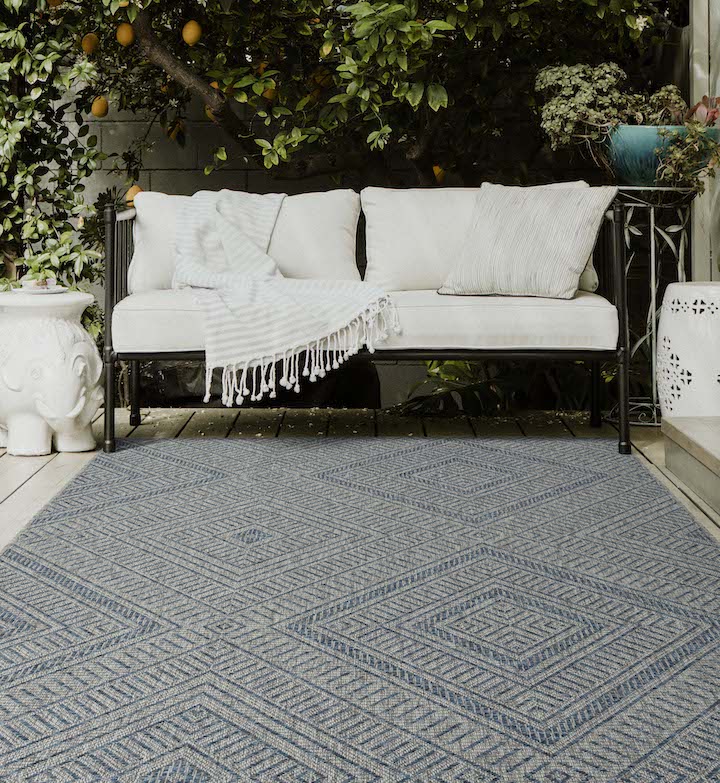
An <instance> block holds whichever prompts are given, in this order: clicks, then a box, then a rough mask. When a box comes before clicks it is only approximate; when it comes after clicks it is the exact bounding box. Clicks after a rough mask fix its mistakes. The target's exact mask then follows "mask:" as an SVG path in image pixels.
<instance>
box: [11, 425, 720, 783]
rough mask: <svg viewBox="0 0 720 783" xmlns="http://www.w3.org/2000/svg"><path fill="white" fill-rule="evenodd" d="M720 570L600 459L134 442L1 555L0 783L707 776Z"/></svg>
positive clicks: (589, 780)
mask: <svg viewBox="0 0 720 783" xmlns="http://www.w3.org/2000/svg"><path fill="white" fill-rule="evenodd" d="M718 577H720V547H718V545H717V544H716V543H715V542H714V541H713V540H712V539H711V538H710V536H709V535H708V534H707V533H706V532H705V531H703V530H702V528H701V527H700V526H699V525H698V524H697V523H696V522H695V521H694V520H693V519H692V517H691V516H690V515H689V514H688V513H687V512H686V511H685V509H684V508H682V507H681V506H680V505H679V504H678V502H677V501H676V500H675V499H674V498H673V497H672V496H671V495H670V494H669V493H668V492H667V491H666V490H665V489H664V488H663V487H662V486H661V485H659V484H658V483H657V482H656V481H655V479H654V478H653V477H652V476H651V475H650V474H649V473H648V472H647V471H646V470H645V469H644V468H643V466H642V465H641V464H640V463H639V462H638V461H636V460H634V459H631V458H627V457H623V456H620V455H617V454H616V453H615V449H614V446H613V444H610V443H605V442H602V441H572V440H568V441H565V440H549V439H548V440H541V439H538V440H535V439H533V440H523V441H517V440H507V441H506V440H502V439H485V440H447V441H444V440H427V441H416V440H410V439H387V440H385V439H381V438H368V439H357V438H354V439H351V440H344V439H332V440H317V441H316V440H300V439H297V440H296V439H288V440H286V441H284V440H282V439H280V440H268V441H244V440H212V439H208V440H205V439H203V440H198V441H190V440H188V441H184V440H174V441H148V442H141V441H135V442H133V441H127V442H124V443H122V446H121V449H120V450H119V451H118V452H117V453H116V454H114V455H98V456H97V457H96V458H95V459H94V460H93V461H92V462H91V463H89V465H88V466H87V467H86V469H85V470H84V471H83V473H82V474H81V475H80V476H78V478H77V479H75V480H74V481H73V482H72V483H71V484H70V485H69V486H68V487H66V488H65V490H63V491H62V492H61V493H60V495H58V496H57V497H56V498H55V499H54V500H53V501H52V502H51V503H50V504H49V505H48V506H47V507H46V508H45V509H44V510H43V511H42V512H41V513H40V514H39V516H38V517H37V518H36V519H35V520H34V521H33V522H32V524H31V525H30V526H29V528H28V529H26V530H25V531H24V532H23V533H22V534H21V535H20V536H19V537H18V538H17V539H16V540H15V541H14V542H13V544H12V545H11V546H10V547H9V548H8V549H7V550H5V552H3V553H2V555H0V781H3V783H5V782H7V783H10V782H12V783H15V782H16V781H33V783H66V782H67V783H70V782H71V781H78V782H82V783H85V782H86V781H87V783H90V782H91V781H92V782H93V783H95V782H96V781H117V783H130V781H132V782H133V783H138V782H140V781H144V782H146V783H206V782H207V783H226V782H227V783H238V782H239V781H260V782H261V783H266V781H267V783H298V782H302V783H374V782H377V783H384V782H385V781H389V782H390V783H395V782H397V783H400V781H403V783H416V782H417V783H421V782H422V783H431V782H433V783H434V782H436V781H437V782H442V781H447V782H448V783H449V782H450V781H453V782H454V783H506V782H507V783H559V782H562V783H576V782H577V783H580V782H582V783H603V782H604V781H613V782H615V783H651V782H655V781H657V782H662V783H666V782H668V783H670V782H672V783H680V781H682V782H683V783H692V782H693V781H698V783H699V782H700V781H703V782H704V781H713V780H718V781H720V767H719V766H718V758H719V757H720V753H719V752H718V747H720V709H719V708H718V698H717V683H718V681H720V580H719V579H718Z"/></svg>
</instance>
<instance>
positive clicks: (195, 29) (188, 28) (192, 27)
mask: <svg viewBox="0 0 720 783" xmlns="http://www.w3.org/2000/svg"><path fill="white" fill-rule="evenodd" d="M182 37H183V41H185V43H186V44H187V45H188V46H195V44H196V43H197V42H198V41H199V40H200V39H201V38H202V27H200V25H199V24H198V23H197V22H196V21H195V20H194V19H191V20H190V21H189V22H186V24H185V26H184V27H183V29H182Z"/></svg>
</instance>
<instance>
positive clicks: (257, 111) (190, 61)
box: [53, 0, 687, 183]
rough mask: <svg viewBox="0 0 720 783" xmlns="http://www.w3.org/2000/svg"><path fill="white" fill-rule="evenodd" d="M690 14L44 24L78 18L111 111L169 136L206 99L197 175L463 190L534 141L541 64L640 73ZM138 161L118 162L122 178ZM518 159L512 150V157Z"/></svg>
mask: <svg viewBox="0 0 720 783" xmlns="http://www.w3.org/2000/svg"><path fill="white" fill-rule="evenodd" d="M686 6H687V3H686V2H685V0H468V2H453V1H452V0H402V2H391V1H387V2H375V1H374V0H362V2H342V3H341V2H335V1H334V0H263V2H241V0H185V1H184V2H180V3H168V2H164V1H162V0H125V2H118V0H100V1H99V2H98V0H94V1H93V2H90V0H76V1H75V2H72V1H71V0H66V1H65V2H64V3H62V4H61V5H60V6H59V7H58V8H56V9H54V11H53V14H56V15H60V16H62V15H64V14H70V15H72V14H75V13H76V9H77V8H78V7H81V8H82V9H83V13H84V26H85V29H84V30H83V34H84V35H89V34H94V35H97V36H98V37H99V46H97V47H96V48H95V49H94V50H93V53H91V54H84V53H83V52H82V50H79V52H80V53H81V54H82V56H84V57H87V58H89V59H90V60H91V61H92V62H93V64H94V65H95V66H96V68H97V71H98V75H99V81H98V83H97V84H98V86H99V89H100V92H101V94H107V95H110V96H111V104H113V105H116V106H117V107H118V108H123V109H129V110H131V111H136V112H138V111H144V112H147V113H148V114H149V115H150V116H152V117H155V118H157V120H158V121H159V122H161V123H162V124H163V125H164V126H165V128H166V130H167V133H168V136H171V137H175V138H179V139H180V140H181V139H182V133H181V129H182V123H183V120H184V117H185V114H186V111H187V107H188V104H189V103H190V101H191V100H197V99H200V100H201V101H202V102H203V103H204V104H205V106H206V114H207V116H208V117H209V118H210V119H212V121H213V122H215V123H216V124H217V125H219V126H220V127H222V128H224V129H225V130H226V132H227V137H228V144H226V145H224V146H222V147H220V148H219V149H217V150H216V153H215V157H214V160H213V161H209V162H208V163H209V165H208V171H209V170H211V169H212V168H213V167H221V166H223V165H226V163H227V161H228V160H229V158H230V157H232V156H236V155H242V156H243V157H245V158H247V159H248V161H249V162H254V163H257V164H258V165H260V166H262V167H265V168H267V169H270V170H276V169H277V170H279V174H280V176H311V175H314V174H320V173H327V172H339V171H344V170H347V169H353V168H354V169H359V170H362V171H363V172H366V173H367V172H371V173H373V176H375V175H377V176H380V174H381V173H382V174H383V176H384V177H385V178H386V179H387V176H388V173H389V175H390V177H392V173H393V172H394V171H397V170H408V169H412V170H413V171H414V172H415V176H416V178H417V180H418V181H419V182H420V183H431V182H435V181H436V180H437V179H438V173H437V172H438V171H439V170H440V171H441V172H443V173H444V172H446V171H447V170H450V169H454V170H456V171H458V172H460V174H461V175H462V178H463V180H464V181H467V182H468V183H469V182H470V181H472V180H473V179H477V178H478V176H481V175H482V172H483V171H484V170H487V169H488V167H489V166H490V164H491V161H490V160H489V159H490V158H491V157H492V155H493V150H497V149H498V148H500V149H501V148H502V147H503V145H505V147H506V146H507V143H506V142H504V141H503V140H502V134H503V133H504V132H505V131H506V130H507V129H508V128H512V127H516V126H517V123H518V122H519V123H526V124H527V123H528V118H531V120H532V122H531V123H530V124H529V126H531V127H529V133H530V135H532V136H533V137H534V139H535V141H536V142H537V144H538V145H539V146H541V145H542V143H543V142H542V135H541V134H540V133H539V130H538V123H537V122H536V118H535V114H534V105H533V104H534V97H533V95H534V93H533V81H534V78H535V75H536V74H537V72H538V71H539V70H540V69H541V68H542V67H544V66H546V65H548V64H556V63H560V62H575V61H579V60H582V61H583V62H587V61H589V60H590V61H591V60H592V59H593V53H595V56H596V57H597V58H598V61H599V60H600V59H607V58H608V56H609V55H608V53H609V52H610V53H612V56H613V59H614V60H616V61H617V62H620V63H621V64H623V63H627V62H635V63H636V64H637V63H638V62H639V61H640V56H641V53H642V52H643V51H648V50H649V47H651V46H652V45H653V44H655V43H657V42H658V41H660V40H662V38H663V36H664V34H665V32H666V30H667V28H668V26H669V25H671V24H672V22H673V20H674V19H677V18H678V17H681V16H682V15H683V13H684V12H685V10H686ZM127 25H130V26H131V29H132V33H133V34H132V35H130V34H129V31H128V30H127V27H126V26H127ZM119 31H120V32H119ZM116 39H117V40H116ZM118 40H120V41H121V45H118V44H117V41H118ZM91 42H92V43H94V39H91ZM636 70H637V68H636ZM97 89H98V87H96V88H95V90H96V91H97ZM90 97H92V96H91V95H88V99H89V98H90ZM533 123H534V124H533ZM506 151H507V150H506ZM140 152H141V150H139V149H136V150H135V151H134V152H133V153H128V155H127V156H126V163H127V165H128V168H129V170H130V171H131V173H132V169H133V167H135V169H137V168H138V167H139V155H140ZM525 153H526V150H524V149H516V150H514V154H515V158H516V159H517V161H518V162H520V163H522V162H523V160H524V157H523V156H524V155H525ZM434 172H435V173H434ZM443 173H441V174H440V178H442V176H443Z"/></svg>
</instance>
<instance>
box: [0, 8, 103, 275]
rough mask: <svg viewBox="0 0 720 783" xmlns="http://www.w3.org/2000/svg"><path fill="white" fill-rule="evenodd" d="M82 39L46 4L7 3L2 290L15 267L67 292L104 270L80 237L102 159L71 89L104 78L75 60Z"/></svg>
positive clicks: (1, 40)
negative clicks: (87, 195)
mask: <svg viewBox="0 0 720 783" xmlns="http://www.w3.org/2000/svg"><path fill="white" fill-rule="evenodd" d="M77 35H78V30H77V27H76V26H75V24H74V21H73V20H72V19H71V18H70V17H66V16H64V15H60V14H58V15H57V16H55V15H51V14H50V13H49V12H48V7H47V5H43V6H42V7H40V6H39V4H35V3H33V4H27V3H23V2H20V0H2V2H1V3H0V286H2V285H7V284H8V276H9V275H8V273H12V271H13V268H14V267H15V266H18V265H30V266H33V268H35V267H37V266H38V264H40V265H41V266H43V267H44V268H46V269H48V270H49V272H51V273H52V274H54V275H55V276H56V277H57V278H59V279H60V280H62V281H63V282H65V283H67V284H70V285H76V284H79V285H82V284H85V283H90V282H92V281H94V280H95V279H97V278H98V277H99V276H100V274H101V271H102V269H101V262H100V254H99V253H98V252H96V251H95V250H93V248H92V247H89V246H88V245H87V243H85V242H83V241H82V240H81V238H80V237H79V236H78V232H77V229H78V223H82V219H83V218H84V217H88V216H89V215H90V214H91V212H92V210H91V209H89V208H88V207H87V206H86V205H85V204H84V201H83V190H84V187H85V185H84V180H85V179H86V178H87V177H88V176H89V175H90V174H91V173H92V172H93V171H94V170H95V169H96V168H97V167H98V165H99V162H100V160H101V157H102V155H101V153H100V151H99V150H98V147H97V139H96V138H94V137H93V136H92V135H90V134H89V132H88V126H87V125H86V123H85V115H84V113H83V111H81V110H80V109H81V107H80V106H78V105H76V103H75V101H74V99H73V98H72V97H70V98H69V97H68V95H71V89H70V88H71V87H72V85H73V84H76V83H78V82H82V83H87V84H90V83H92V82H93V81H95V79H96V78H97V74H96V69H95V66H94V64H93V63H92V62H91V61H90V60H89V59H87V57H78V56H77V53H76V46H78V44H77V41H78V39H77ZM85 45H86V46H87V47H91V45H92V40H88V41H86V44H85ZM79 51H82V48H81V47H80V48H79ZM3 267H5V269H6V270H7V271H6V272H5V273H3Z"/></svg>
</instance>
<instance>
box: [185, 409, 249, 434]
mask: <svg viewBox="0 0 720 783" xmlns="http://www.w3.org/2000/svg"><path fill="white" fill-rule="evenodd" d="M239 415H240V411H238V410H237V409H235V408H198V409H196V410H194V411H193V415H192V417H191V419H190V421H189V422H188V423H187V424H186V425H185V426H184V427H183V428H182V430H181V431H180V433H179V435H178V438H227V436H228V433H229V432H230V430H232V428H233V426H234V424H235V420H236V419H237V417H238V416H239Z"/></svg>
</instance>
